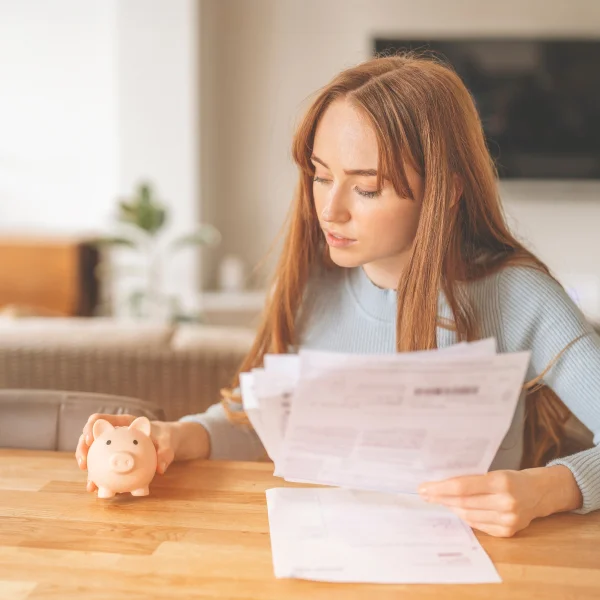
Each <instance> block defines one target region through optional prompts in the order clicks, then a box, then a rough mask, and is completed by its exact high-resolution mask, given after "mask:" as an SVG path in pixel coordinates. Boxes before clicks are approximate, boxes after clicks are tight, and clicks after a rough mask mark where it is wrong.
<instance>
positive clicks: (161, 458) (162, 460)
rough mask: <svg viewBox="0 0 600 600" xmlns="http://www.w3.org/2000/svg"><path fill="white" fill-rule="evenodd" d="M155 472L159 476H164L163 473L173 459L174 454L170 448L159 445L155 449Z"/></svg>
mask: <svg viewBox="0 0 600 600" xmlns="http://www.w3.org/2000/svg"><path fill="white" fill-rule="evenodd" d="M156 458H157V463H156V471H157V473H160V474H161V475H164V473H165V471H166V470H167V468H168V467H169V465H170V464H171V463H172V462H173V459H174V458H175V452H173V448H171V446H170V445H169V446H161V445H160V444H159V445H158V446H157V449H156Z"/></svg>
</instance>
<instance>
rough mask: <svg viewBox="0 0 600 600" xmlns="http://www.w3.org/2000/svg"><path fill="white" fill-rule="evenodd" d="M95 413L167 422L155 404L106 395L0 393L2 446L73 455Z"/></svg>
mask: <svg viewBox="0 0 600 600" xmlns="http://www.w3.org/2000/svg"><path fill="white" fill-rule="evenodd" d="M94 413H103V414H113V415H116V414H123V413H128V414H131V415H136V416H142V415H143V416H146V417H148V418H149V419H151V420H164V417H165V415H164V412H163V411H162V410H161V409H160V408H159V407H157V406H156V405H155V404H152V403H150V402H145V401H142V400H138V399H137V398H126V397H122V396H109V395H105V394H85V393H79V392H60V391H51V390H0V447H1V448H27V449H31V450H60V451H66V452H73V451H74V450H75V448H76V447H77V442H78V440H79V436H80V434H81V430H82V429H83V426H84V425H85V423H86V421H87V420H88V417H89V416H90V415H91V414H94Z"/></svg>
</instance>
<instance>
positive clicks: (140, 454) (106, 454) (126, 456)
mask: <svg viewBox="0 0 600 600" xmlns="http://www.w3.org/2000/svg"><path fill="white" fill-rule="evenodd" d="M150 429H151V425H150V421H149V420H148V419H147V418H146V417H138V418H137V419H135V421H133V423H131V425H130V426H129V427H113V425H111V424H110V423H109V422H108V421H105V420H104V419H98V420H97V421H96V422H95V423H94V428H93V430H92V431H93V435H94V441H93V442H92V445H91V446H90V449H89V451H88V457H87V469H88V479H89V480H90V481H93V482H94V483H95V484H96V486H97V487H98V498H112V497H113V496H114V495H115V494H123V493H126V492H131V494H132V495H133V496H147V495H148V494H149V493H150V490H149V489H148V485H149V484H150V482H151V481H152V479H153V477H154V475H155V474H156V461H157V458H156V448H155V447H154V443H153V442H152V440H151V439H150Z"/></svg>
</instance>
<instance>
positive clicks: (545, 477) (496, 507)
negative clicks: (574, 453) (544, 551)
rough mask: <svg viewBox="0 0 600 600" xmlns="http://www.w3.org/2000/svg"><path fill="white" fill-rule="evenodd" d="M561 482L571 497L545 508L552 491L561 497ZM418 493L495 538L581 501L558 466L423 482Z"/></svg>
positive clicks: (506, 534) (511, 532)
mask: <svg viewBox="0 0 600 600" xmlns="http://www.w3.org/2000/svg"><path fill="white" fill-rule="evenodd" d="M557 469H558V470H557ZM561 482H562V483H563V484H564V483H566V484H567V488H568V489H569V490H570V491H571V492H572V497H571V498H570V499H567V498H565V499H564V502H563V504H564V505H563V504H553V505H552V506H549V505H548V498H549V496H551V495H552V492H554V493H555V494H558V495H561V494H560V492H559V491H558V490H560V487H559V486H560V485H561ZM569 483H570V484H571V485H570V486H569ZM557 488H558V489H557ZM574 488H576V490H577V491H576V492H575V491H574ZM562 489H563V490H564V489H565V488H564V487H563V488H562ZM548 492H550V495H549V493H548ZM419 494H421V496H423V498H425V499H426V500H427V501H428V502H433V503H436V504H442V505H444V506H447V507H448V508H449V509H450V510H452V511H453V512H454V513H456V514H457V515H458V516H459V517H461V518H462V519H463V520H464V521H465V522H466V523H467V524H468V525H470V526H471V527H473V528H474V529H479V530H480V531H484V532H485V533H488V534H490V535H493V536H496V537H511V536H513V535H514V534H515V533H517V531H520V530H521V529H525V527H527V526H528V525H529V524H530V523H531V521H533V519H535V518H537V517H541V516H545V515H548V514H552V513H553V512H559V511H561V510H572V509H574V508H578V506H576V504H577V502H578V501H579V502H580V501H581V496H580V492H579V488H578V487H577V484H576V483H575V480H574V478H573V476H572V474H571V472H570V471H569V470H568V469H567V468H566V467H562V466H558V467H542V468H536V469H525V470H523V471H491V472H489V473H486V474H485V475H469V476H464V477H453V478H452V479H447V480H445V481H438V482H431V483H425V484H423V485H421V486H420V487H419ZM575 494H577V498H578V499H577V498H575ZM557 500H559V502H560V499H558V498H557Z"/></svg>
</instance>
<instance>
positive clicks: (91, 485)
mask: <svg viewBox="0 0 600 600" xmlns="http://www.w3.org/2000/svg"><path fill="white" fill-rule="evenodd" d="M97 489H98V487H97V486H96V484H95V483H94V482H93V481H90V480H89V479H88V482H87V485H86V490H87V491H88V492H94V491H95V490H97Z"/></svg>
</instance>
